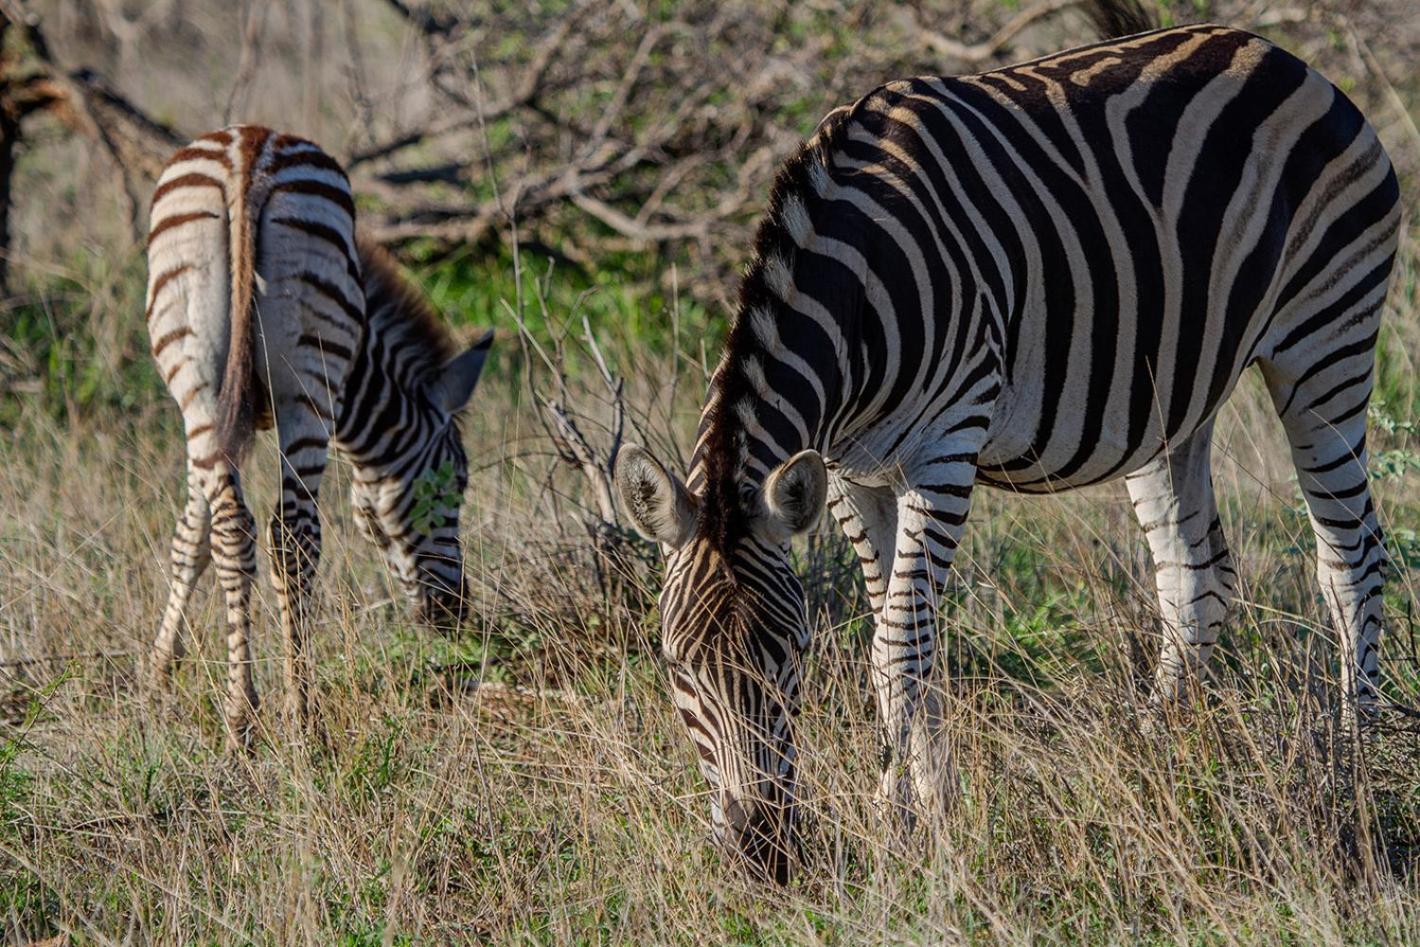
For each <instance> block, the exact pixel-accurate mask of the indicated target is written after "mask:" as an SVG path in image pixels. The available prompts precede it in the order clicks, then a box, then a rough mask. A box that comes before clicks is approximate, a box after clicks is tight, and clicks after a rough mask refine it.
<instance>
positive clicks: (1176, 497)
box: [1125, 423, 1237, 708]
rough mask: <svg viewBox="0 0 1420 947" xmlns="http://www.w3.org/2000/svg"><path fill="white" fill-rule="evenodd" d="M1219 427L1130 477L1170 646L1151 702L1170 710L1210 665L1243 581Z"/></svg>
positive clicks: (1162, 658)
mask: <svg viewBox="0 0 1420 947" xmlns="http://www.w3.org/2000/svg"><path fill="white" fill-rule="evenodd" d="M1212 437H1213V425H1212V424H1211V423H1209V424H1207V425H1205V426H1204V427H1202V428H1200V429H1199V430H1197V431H1195V432H1194V433H1193V434H1192V435H1190V436H1189V437H1188V438H1187V439H1186V440H1184V441H1183V442H1182V443H1180V444H1178V445H1176V446H1175V447H1174V448H1172V449H1171V450H1168V451H1166V452H1165V453H1164V454H1162V455H1161V456H1159V457H1157V458H1155V459H1154V460H1153V461H1151V462H1150V463H1149V464H1147V465H1146V466H1144V467H1143V468H1141V469H1139V470H1137V471H1135V472H1134V473H1132V474H1130V475H1129V476H1128V477H1126V478H1125V482H1126V484H1127V485H1128V487H1129V497H1130V499H1131V500H1132V501H1133V504H1134V512H1135V514H1136V515H1137V516H1138V518H1139V523H1140V525H1141V526H1143V528H1144V534H1145V536H1146V537H1147V539H1148V542H1149V550H1150V552H1151V553H1152V554H1153V559H1154V578H1155V583H1156V585H1157V588H1158V595H1159V611H1160V615H1161V618H1162V631H1163V645H1162V647H1161V649H1160V653H1159V664H1158V667H1157V669H1156V670H1155V672H1154V692H1153V697H1152V703H1153V704H1154V706H1156V707H1159V708H1168V707H1171V706H1175V705H1177V703H1178V702H1179V701H1180V700H1181V699H1182V698H1183V696H1184V695H1185V694H1186V693H1187V691H1188V688H1189V687H1191V686H1193V685H1194V684H1195V683H1196V682H1197V681H1198V679H1199V678H1200V676H1201V675H1202V673H1203V671H1204V669H1205V668H1206V667H1207V665H1208V658H1209V656H1210V655H1211V654H1212V651H1213V646H1214V645H1215V644H1216V643H1217V641H1218V634H1219V632H1220V631H1221V630H1222V628H1223V625H1224V623H1225V622H1226V620H1227V616H1228V610H1229V609H1230V608H1231V606H1232V603H1233V600H1234V597H1235V588H1236V584H1237V577H1236V574H1235V573H1234V571H1233V566H1232V560H1231V557H1230V555H1229V553H1228V546H1227V543H1226V541H1225V540H1224V537H1223V527H1222V523H1221V522H1220V521H1219V518H1218V504H1217V500H1216V499H1215V497H1214V495H1213V473H1212V464H1211V455H1212Z"/></svg>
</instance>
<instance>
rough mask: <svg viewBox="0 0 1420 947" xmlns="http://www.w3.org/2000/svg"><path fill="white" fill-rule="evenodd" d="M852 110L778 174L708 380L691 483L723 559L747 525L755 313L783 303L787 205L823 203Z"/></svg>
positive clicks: (788, 247) (788, 245)
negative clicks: (820, 172) (821, 185)
mask: <svg viewBox="0 0 1420 947" xmlns="http://www.w3.org/2000/svg"><path fill="white" fill-rule="evenodd" d="M851 111H852V108H851V107H849V106H841V107H839V108H836V109H834V110H833V111H831V112H829V113H828V115H826V116H825V117H824V118H823V120H822V121H821V122H819V125H818V128H817V130H816V131H815V132H814V134H813V136H812V137H810V138H809V139H808V141H806V142H804V144H803V145H801V146H800V147H799V150H798V151H797V152H795V153H794V154H793V155H792V156H791V157H790V158H789V159H788V160H787V161H785V162H784V164H783V165H782V166H781V167H780V169H779V173H778V174H777V175H776V176H775V179H774V185H773V187H772V188H771V189H770V192H769V208H768V211H767V212H766V213H765V215H764V217H763V218H762V219H761V220H760V223H759V227H758V229H757V230H756V231H755V237H754V249H753V252H752V255H751V257H750V262H749V265H748V266H747V267H746V269H745V275H744V279H743V280H742V281H741V283H740V293H739V302H738V304H737V305H736V308H735V317H734V320H733V321H732V323H731V325H730V331H729V335H728V336H727V337H726V339H725V349H724V353H723V355H721V357H720V364H719V367H718V368H716V370H715V374H714V376H713V377H712V378H711V380H710V392H709V394H708V395H707V398H706V405H705V409H704V412H703V413H702V414H701V418H700V436H699V439H698V442H697V444H696V450H695V458H694V460H693V462H692V464H691V468H692V469H691V484H690V485H691V487H692V488H693V489H696V488H698V489H700V490H701V491H702V498H701V503H700V514H699V516H700V521H699V523H698V524H697V530H696V532H697V534H698V535H700V536H701V537H703V538H705V539H707V540H708V541H709V542H710V543H711V544H712V545H713V546H714V547H715V548H716V549H717V550H719V551H720V552H721V553H722V554H728V552H729V551H730V549H731V548H732V547H733V546H734V544H735V543H736V541H737V540H738V539H739V538H740V537H741V536H742V535H743V532H744V530H745V528H746V527H747V525H748V521H747V517H746V516H744V515H743V513H742V498H741V492H740V491H741V486H740V484H741V482H742V475H743V474H744V472H745V470H746V464H747V461H748V457H749V440H748V436H747V434H746V432H745V428H744V419H743V417H742V416H741V412H743V411H748V410H752V408H751V405H752V401H751V400H750V398H751V396H752V394H753V390H754V389H753V387H752V385H751V384H750V380H749V375H748V372H747V366H748V363H749V361H750V360H751V359H752V358H753V357H754V355H755V353H756V351H757V350H758V349H759V347H760V342H759V339H758V338H757V337H756V334H755V330H754V327H753V321H754V320H753V314H754V313H755V312H757V311H768V312H772V311H773V310H774V309H775V308H776V307H777V306H779V305H781V303H780V300H779V297H778V296H777V295H776V294H775V293H774V291H773V289H772V288H771V287H770V284H769V274H768V269H769V266H770V264H771V263H777V262H782V263H784V264H786V265H787V266H789V267H790V268H792V266H793V260H794V256H795V253H796V250H797V247H798V245H797V244H796V242H795V241H794V238H793V236H792V235H791V232H790V224H789V222H788V221H787V220H786V216H787V211H788V208H789V207H790V205H791V204H793V205H795V206H796V207H798V208H799V209H801V210H807V211H808V213H809V214H812V212H813V208H814V206H815V204H816V203H817V202H818V200H819V198H818V194H817V192H816V190H815V188H814V186H813V183H812V181H811V176H812V175H813V174H814V171H815V169H822V168H825V167H826V166H827V164H828V156H829V153H830V151H831V150H832V148H833V147H834V146H835V144H836V143H837V141H838V140H839V138H840V137H841V136H842V133H843V130H844V128H845V127H846V126H847V119H848V115H849V114H850V112H851Z"/></svg>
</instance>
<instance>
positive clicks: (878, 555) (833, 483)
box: [828, 476, 897, 617]
mask: <svg viewBox="0 0 1420 947" xmlns="http://www.w3.org/2000/svg"><path fill="white" fill-rule="evenodd" d="M828 512H829V515H830V516H832V517H833V519H834V522H836V523H837V524H838V528H839V529H840V530H842V531H843V535H844V537H845V538H846V539H847V540H848V542H849V543H850V544H851V545H852V546H853V551H854V552H856V553H857V554H858V563H859V565H860V566H862V569H863V580H864V582H865V583H866V585H867V588H868V603H869V605H870V607H871V608H872V610H873V616H874V617H877V616H879V615H881V614H882V613H883V605H884V604H885V603H886V602H887V588H888V569H889V566H890V565H891V564H892V556H893V544H894V542H895V540H896V538H897V496H896V494H894V493H893V491H892V488H891V487H865V486H863V485H861V484H857V483H853V482H852V481H849V480H845V479H843V478H842V477H839V476H831V477H829V480H828Z"/></svg>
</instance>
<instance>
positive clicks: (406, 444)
mask: <svg viewBox="0 0 1420 947" xmlns="http://www.w3.org/2000/svg"><path fill="white" fill-rule="evenodd" d="M148 271H149V272H148V292H147V314H146V318H147V325H148V333H149V337H150V338H151V340H152V354H153V357H154V359H156V361H157V364H158V368H159V370H160V372H161V374H162V376H163V380H164V382H166V384H167V386H168V390H169V391H170V392H171V394H172V396H173V398H174V399H175V400H176V401H177V403H178V406H179V408H180V409H181V411H182V419H183V425H184V428H185V430H186V436H187V478H186V480H187V502H186V506H185V508H184V510H183V511H182V513H181V515H180V516H179V517H178V520H177V527H176V530H175V533H174V536H173V541H172V556H171V566H172V575H171V588H170V592H169V596H168V603H167V608H166V610H165V612H164V614H163V618H162V623H161V625H160V628H159V631H158V634H157V638H156V640H155V641H154V643H153V646H152V651H151V654H150V660H149V667H148V669H147V670H148V677H149V684H150V687H152V688H154V689H155V690H156V691H158V692H161V691H162V690H164V689H166V688H167V687H169V686H170V681H171V673H172V667H173V664H174V662H175V661H176V660H177V659H178V658H179V657H181V655H182V651H183V641H182V638H181V636H180V632H181V630H182V628H183V627H184V624H185V618H184V613H185V610H186V607H187V604H188V601H189V599H190V597H191V595H192V592H193V589H194V587H195V585H196V583H197V581H198V579H199V577H200V576H201V575H202V573H203V572H204V570H205V569H206V567H207V565H208V563H209V562H215V564H216V570H217V577H218V580H219V584H220V585H221V588H222V591H223V594H224V596H225V600H226V609H227V614H226V619H227V662H228V672H227V674H228V676H227V694H226V706H225V719H226V725H227V735H228V742H229V746H230V747H231V748H237V747H241V746H245V745H249V743H250V737H251V728H252V723H253V720H254V715H255V711H256V709H257V704H258V697H257V692H256V688H255V685H254V683H253V680H252V650H251V588H252V582H253V579H254V577H255V575H256V525H255V521H254V519H253V517H252V514H251V511H250V510H249V509H248V507H247V504H246V502H245V500H244V499H243V495H242V487H241V479H240V468H241V465H242V461H243V457H244V454H245V452H246V450H247V448H248V446H249V445H250V443H251V441H252V438H253V434H254V431H255V430H256V429H259V428H269V427H272V426H274V427H275V428H276V434H277V440H278V443H279V448H280V455H281V495H280V500H279V502H278V505H277V510H276V512H275V514H274V516H273V518H272V520H271V525H270V529H269V545H270V549H269V552H270V560H271V580H272V585H273V586H274V588H275V591H276V597H277V604H278V607H279V612H280V616H281V625H282V630H283V635H284V677H285V685H286V711H287V715H288V716H289V717H290V718H292V719H293V720H294V721H303V720H305V719H306V717H307V715H308V711H309V706H308V705H309V693H308V691H309V680H310V668H309V662H310V655H309V652H308V648H307V643H306V640H305V635H306V630H305V626H306V623H307V621H306V620H307V611H308V600H309V597H310V593H311V582H312V578H313V576H314V572H315V569H316V563H317V561H318V559H319V557H320V521H319V519H318V517H317V511H316V502H317V496H318V493H319V490H320V481H321V477H322V474H323V473H324V471H325V466H326V460H327V452H328V444H329V443H331V442H332V441H333V442H334V444H335V445H336V446H337V447H338V448H339V449H340V450H342V451H343V452H344V453H345V454H346V455H347V456H348V458H349V459H350V460H351V462H352V465H353V467H354V476H353V484H352V491H351V492H352V498H353V507H354V511H355V518H356V521H357V525H358V526H359V527H360V530H361V532H362V533H363V534H364V535H365V536H366V537H368V538H369V539H371V540H372V541H373V542H374V543H375V544H376V545H377V546H378V547H379V548H380V549H381V550H382V551H383V553H384V555H385V558H386V560H387V561H388V563H389V565H390V567H391V569H392V570H393V572H394V573H395V575H396V576H397V578H398V580H399V582H400V584H401V586H402V587H403V591H404V592H405V594H406V595H407V596H408V597H409V598H410V599H411V601H412V602H413V603H414V605H415V608H416V614H417V617H419V618H421V619H423V620H427V621H432V622H436V623H445V624H451V623H456V622H457V621H458V619H459V617H460V612H461V608H462V602H463V600H464V592H465V588H464V584H463V579H462V552H461V549H460V546H459V539H458V522H459V498H460V497H461V496H462V493H463V490H464V487H465V484H466V479H467V471H468V461H467V458H466V456H465V454H464V449H463V445H462V443H461V441H460V438H459V427H458V423H457V422H458V417H459V413H460V411H461V410H462V409H463V408H464V406H465V405H466V404H467V403H468V401H469V398H470V396H471V395H472V394H473V389H474V386H475V385H476V384H477V383H478V378H479V374H480V373H481V371H482V369H483V364H484V361H485V359H486V358H487V355H488V352H489V349H490V346H491V343H492V340H493V334H492V332H489V333H487V334H485V335H484V336H482V337H481V338H480V339H478V340H477V341H476V342H474V343H473V345H472V346H470V347H469V348H467V349H465V350H463V351H459V350H458V348H457V347H456V346H455V345H454V343H453V341H452V339H451V338H450V337H449V335H448V333H447V332H446V331H445V330H444V328H443V326H442V325H441V323H440V320H439V318H438V316H437V315H436V313H435V312H434V310H433V309H432V308H431V307H430V305H429V304H428V303H427V302H426V301H425V300H424V299H422V298H421V297H420V295H419V294H418V293H417V292H416V291H414V290H413V289H412V288H411V287H410V286H409V285H408V284H407V283H406V282H405V281H404V279H403V278H402V277H401V276H400V274H399V272H398V269H397V267H396V265H395V264H394V262H393V260H392V259H391V258H390V257H389V256H388V255H387V254H386V253H385V252H384V251H383V250H382V249H380V248H379V247H378V246H376V245H375V244H373V243H372V242H369V241H368V240H365V239H364V238H362V237H357V235H356V231H355V205H354V200H353V197H352V195H351V191H350V185H349V182H348V180H347V179H346V176H345V172H344V171H343V170H342V169H341V167H340V165H339V164H338V163H337V162H336V161H335V160H334V159H332V158H331V157H330V156H329V155H327V154H326V153H325V152H324V151H322V150H321V149H320V148H319V147H318V146H317V145H315V144H313V143H311V142H309V141H306V140H304V139H301V138H298V137H296V136H294V135H289V134H283V133H279V132H275V131H272V130H271V129H268V128H264V127H260V126H255V125H238V126H232V127H229V128H225V129H222V130H220V131H214V132H211V133H209V134H206V135H203V136H201V137H199V138H197V139H195V140H194V141H192V142H191V143H190V144H189V145H187V146H186V147H183V148H181V149H179V150H178V151H177V152H176V153H175V154H174V155H173V156H172V158H171V159H170V160H169V162H168V164H167V165H166V167H165V169H164V171H163V173H162V175H161V177H160V178H159V180H158V184H157V189H156V191H155V192H154V194H153V204H152V213H151V226H150V230H149V235H148ZM431 477H435V478H436V479H437V480H439V481H442V482H441V483H436V486H439V487H441V490H436V491H433V492H434V493H435V494H436V495H435V496H434V499H433V500H432V504H433V507H432V509H424V508H421V507H420V497H418V496H416V490H415V486H416V485H417V484H420V483H423V482H428V481H429V480H430V478H431ZM426 492H428V491H426ZM422 502H423V505H424V506H425V507H428V506H429V505H430V503H431V501H430V500H429V499H428V498H427V497H424V498H423V500H422Z"/></svg>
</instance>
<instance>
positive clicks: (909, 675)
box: [872, 455, 976, 814]
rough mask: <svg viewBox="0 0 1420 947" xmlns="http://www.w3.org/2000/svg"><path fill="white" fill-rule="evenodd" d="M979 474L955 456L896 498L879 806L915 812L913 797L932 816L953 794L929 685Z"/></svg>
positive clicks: (879, 671) (882, 624) (880, 624)
mask: <svg viewBox="0 0 1420 947" xmlns="http://www.w3.org/2000/svg"><path fill="white" fill-rule="evenodd" d="M972 457H973V458H974V455H972ZM975 470H976V467H975V463H974V461H972V460H966V459H963V457H962V455H956V456H955V457H954V458H953V459H948V460H945V461H943V462H942V463H939V464H936V465H933V466H932V467H930V468H929V470H928V471H927V472H926V473H925V475H924V476H923V477H921V478H919V481H918V484H917V485H915V486H912V487H909V488H908V489H907V490H905V491H904V492H902V493H901V494H900V495H899V497H898V502H897V538H896V548H895V551H894V554H893V557H892V572H891V575H890V576H889V577H888V587H887V593H886V596H885V601H884V605H883V610H882V612H881V614H880V615H879V616H878V621H877V629H876V633H875V634H874V636H873V650H872V664H873V684H874V687H875V689H876V691H877V697H878V720H879V723H880V725H881V726H882V728H883V737H884V769H883V774H882V780H881V782H880V784H879V787H878V788H879V803H880V804H881V805H883V806H885V807H886V808H887V809H888V810H889V811H892V810H894V809H897V810H899V811H901V810H906V812H909V813H910V812H911V811H912V802H913V801H914V800H915V802H916V803H917V804H918V806H920V807H921V808H922V809H923V810H925V811H926V812H927V813H929V814H940V813H942V812H944V811H945V810H946V808H947V806H948V805H949V804H950V802H951V799H952V797H953V796H954V794H955V790H956V787H955V780H954V778H953V777H954V773H953V769H952V765H951V759H950V754H949V752H948V750H947V747H946V746H945V744H944V743H943V732H942V727H941V721H940V716H941V714H940V705H939V698H938V697H937V696H936V695H934V694H932V693H931V691H930V688H931V685H932V667H933V664H934V661H935V658H936V622H937V596H938V592H939V590H940V589H941V588H942V586H943V584H944V583H945V581H946V578H947V572H948V570H949V569H950V568H951V564H952V558H953V556H954V555H955V553H956V548H957V544H958V542H959V540H960V536H961V531H962V528H963V526H964V525H965V523H966V514H967V510H968V508H969V507H970V499H971V489H972V484H973V481H974V479H975Z"/></svg>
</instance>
